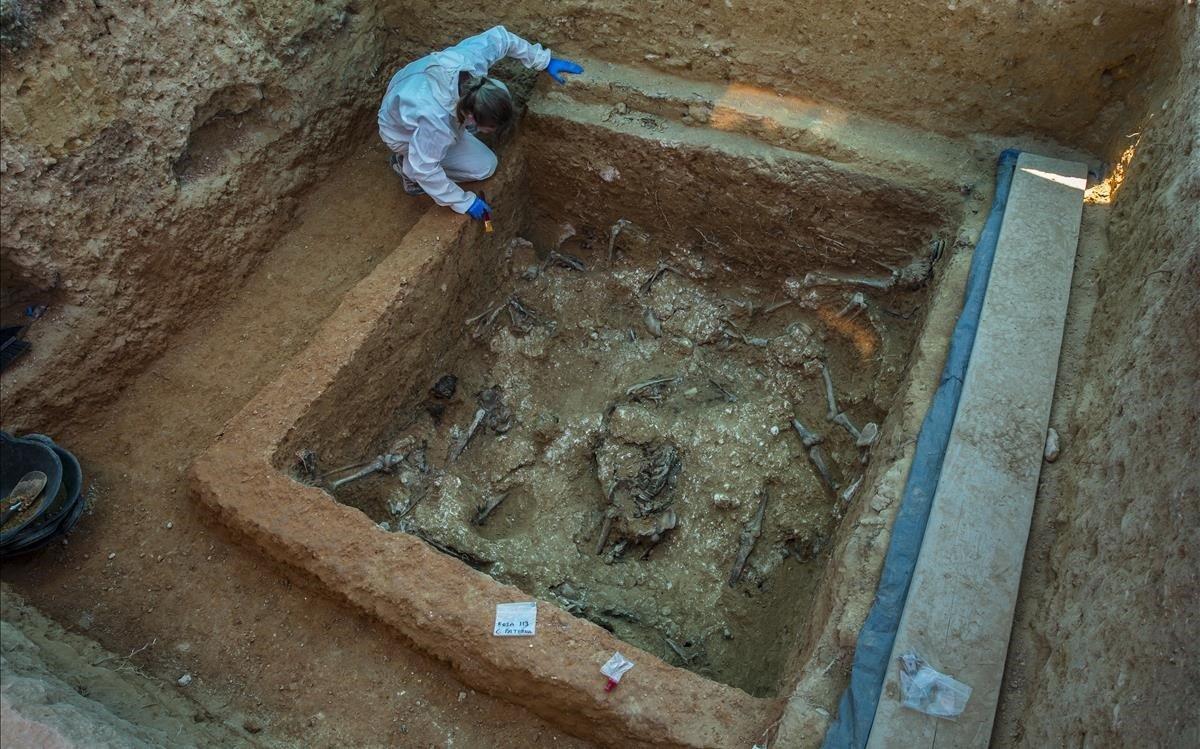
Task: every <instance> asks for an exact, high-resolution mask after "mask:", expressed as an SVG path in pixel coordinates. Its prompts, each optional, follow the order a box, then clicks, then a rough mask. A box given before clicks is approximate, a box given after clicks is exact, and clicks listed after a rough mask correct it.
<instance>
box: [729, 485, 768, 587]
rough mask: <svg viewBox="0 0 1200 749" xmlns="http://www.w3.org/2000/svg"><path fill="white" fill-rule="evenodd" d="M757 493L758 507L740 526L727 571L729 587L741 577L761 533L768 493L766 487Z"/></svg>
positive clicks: (735, 583)
mask: <svg viewBox="0 0 1200 749" xmlns="http://www.w3.org/2000/svg"><path fill="white" fill-rule="evenodd" d="M759 493H760V494H761V495H762V498H761V499H760V500H759V501H758V509H757V510H756V511H755V513H754V517H752V518H750V522H748V523H746V525H745V527H744V528H742V536H741V541H740V542H739V543H738V553H737V557H735V558H734V560H733V569H731V570H730V571H729V587H731V588H732V587H734V586H735V585H737V582H738V580H740V579H741V578H742V573H743V572H744V571H745V570H746V562H748V561H749V560H750V553H751V552H752V551H754V544H755V543H756V542H757V541H758V537H759V536H761V535H762V526H763V518H764V517H766V514H767V499H768V498H769V496H770V495H768V494H767V490H766V489H762V490H761V491H760V492H759Z"/></svg>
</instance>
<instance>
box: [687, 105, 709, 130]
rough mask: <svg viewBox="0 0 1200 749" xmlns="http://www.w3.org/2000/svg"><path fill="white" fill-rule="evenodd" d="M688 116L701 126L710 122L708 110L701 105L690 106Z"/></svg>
mask: <svg viewBox="0 0 1200 749" xmlns="http://www.w3.org/2000/svg"><path fill="white" fill-rule="evenodd" d="M687 113H688V116H689V117H691V118H692V119H693V120H695V121H696V122H698V123H700V124H701V125H703V124H705V123H707V122H708V108H707V107H705V106H702V105H700V104H689V105H688V109H687Z"/></svg>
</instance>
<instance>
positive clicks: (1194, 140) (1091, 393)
mask: <svg viewBox="0 0 1200 749" xmlns="http://www.w3.org/2000/svg"><path fill="white" fill-rule="evenodd" d="M1173 35H1174V37H1175V39H1176V40H1178V44H1179V49H1180V50H1181V51H1182V58H1181V60H1180V61H1179V63H1178V64H1177V65H1176V66H1175V67H1174V69H1166V70H1164V71H1162V73H1161V74H1160V76H1159V77H1158V80H1159V81H1160V82H1161V83H1162V84H1164V85H1163V86H1161V87H1158V88H1157V90H1156V91H1155V94H1156V98H1155V100H1154V101H1153V105H1152V106H1151V107H1150V108H1149V110H1148V111H1147V113H1146V116H1145V118H1144V121H1143V123H1142V127H1137V128H1133V129H1132V130H1131V132H1140V133H1141V136H1140V140H1135V141H1133V142H1134V143H1135V144H1136V145H1135V147H1136V153H1135V155H1134V157H1133V160H1132V162H1131V163H1130V165H1129V168H1128V170H1127V172H1126V175H1125V180H1124V182H1123V183H1122V185H1121V187H1120V188H1119V190H1118V191H1117V192H1116V195H1115V200H1114V202H1113V204H1112V206H1111V220H1110V223H1109V242H1110V251H1109V254H1108V257H1107V259H1106V261H1105V264H1104V265H1103V267H1101V269H1100V272H1099V285H1098V288H1097V293H1098V301H1097V306H1096V308H1095V312H1094V315H1093V316H1092V322H1091V328H1090V330H1089V331H1088V333H1087V343H1086V355H1085V357H1084V361H1085V363H1084V365H1083V369H1082V370H1081V372H1080V374H1079V376H1078V383H1077V385H1076V386H1075V392H1074V393H1073V394H1072V397H1073V408H1071V409H1068V410H1067V412H1065V413H1061V414H1057V415H1056V416H1055V418H1054V419H1052V426H1056V427H1057V429H1058V430H1059V432H1060V433H1061V434H1062V437H1063V454H1062V457H1061V458H1060V460H1059V462H1058V463H1056V464H1053V465H1047V466H1046V467H1045V469H1044V471H1043V474H1042V485H1041V489H1040V493H1039V498H1038V509H1037V514H1036V516H1035V519H1034V526H1033V535H1032V537H1031V539H1030V546H1029V552H1028V556H1029V558H1028V559H1027V563H1026V571H1025V575H1024V577H1023V580H1022V601H1021V603H1020V605H1019V607H1018V612H1017V620H1016V627H1015V629H1014V633H1013V644H1012V648H1011V649H1010V655H1009V663H1008V668H1007V672H1006V682H1007V683H1006V689H1005V695H1006V698H1007V704H1006V705H1005V706H1004V709H1003V710H1002V712H1001V716H1000V719H999V720H998V721H997V728H996V734H995V736H994V740H995V742H996V743H997V744H999V745H1001V746H1010V745H1012V746H1016V745H1021V746H1162V747H1168V746H1179V747H1183V746H1196V745H1198V744H1200V713H1198V712H1197V711H1196V705H1197V704H1198V703H1200V691H1198V688H1197V684H1200V646H1198V645H1197V640H1196V634H1197V629H1196V618H1195V612H1196V611H1198V610H1200V560H1198V558H1197V554H1198V553H1200V552H1198V550H1200V530H1198V529H1200V476H1198V475H1197V472H1196V466H1197V465H1200V444H1198V442H1197V437H1196V435H1197V428H1198V426H1200V344H1198V343H1197V338H1196V330H1197V327H1198V326H1200V212H1198V211H1197V205H1200V31H1198V29H1197V26H1196V15H1195V12H1194V8H1188V7H1183V8H1181V9H1180V13H1179V15H1178V16H1177V25H1176V28H1175V31H1174V34H1173ZM1057 397H1059V398H1061V397H1063V394H1062V393H1059V394H1058V396H1057Z"/></svg>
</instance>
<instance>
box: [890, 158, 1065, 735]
mask: <svg viewBox="0 0 1200 749" xmlns="http://www.w3.org/2000/svg"><path fill="white" fill-rule="evenodd" d="M1086 178H1087V168H1086V166H1084V165H1083V164H1079V163H1074V162H1066V161H1060V160H1057V159H1050V158H1045V157H1041V156H1035V155H1032V154H1022V155H1021V157H1020V158H1019V160H1018V161H1017V168H1016V172H1015V174H1014V175H1013V182H1012V188H1011V191H1010V193H1009V200H1008V209H1007V211H1006V213H1005V216H1004V223H1003V225H1002V227H1001V229H1000V238H999V241H998V244H997V247H996V257H995V260H994V262H993V266H992V273H991V279H990V281H989V283H988V291H987V296H986V298H985V300H984V305H983V311H982V313H981V315H980V319H979V332H978V335H977V337H976V339H975V346H974V350H973V351H972V354H971V363H970V365H969V366H968V368H967V374H966V378H965V380H964V383H963V392H962V398H961V400H960V402H959V407H958V414H957V417H956V418H955V422H954V427H953V429H952V431H951V435H950V445H949V447H948V449H947V452H946V459H945V462H944V464H943V466H942V476H941V480H940V482H939V484H938V489H937V494H936V495H935V497H934V501H933V507H932V511H931V514H930V518H929V525H928V527H927V529H926V532H925V539H924V543H923V545H922V547H921V553H920V556H919V557H918V559H917V566H916V570H915V571H914V574H913V580H912V584H911V586H910V587H909V592H908V599H907V601H906V602H905V608H904V614H903V616H902V617H901V620H900V629H899V631H898V633H897V637H896V642H895V645H894V647H893V649H892V659H891V662H890V663H889V666H888V674H887V678H886V679H885V681H884V686H883V693H882V694H881V695H880V699H879V706H878V709H877V710H876V712H875V722H874V725H873V727H872V729H871V737H870V742H869V744H868V746H869V747H872V749H882V748H884V747H898V748H903V749H921V748H923V747H955V749H958V748H959V747H986V746H987V745H988V742H989V740H990V738H991V732H992V721H993V719H994V718H995V712H996V702H997V699H998V697H999V690H1000V682H1001V679H1002V676H1003V673H1004V660H1005V655H1006V653H1007V651H1008V640H1009V635H1010V633H1011V631H1012V617H1013V609H1014V607H1015V606H1016V599H1017V587H1018V584H1019V582H1020V579H1021V565H1022V562H1023V560H1024V556H1025V544H1026V542H1027V540H1028V537H1029V523H1030V518H1031V517H1032V514H1033V502H1034V496H1035V494H1036V492H1037V482H1038V475H1039V473H1040V471H1041V465H1042V451H1043V447H1044V445H1045V438H1046V429H1047V426H1048V422H1049V419H1050V402H1051V398H1052V397H1053V395H1054V379H1055V376H1056V374H1057V371H1058V356H1059V350H1060V348H1061V346H1062V335H1063V325H1064V322H1065V320H1066V313H1067V301H1068V296H1069V294H1070V289H1071V272H1072V269H1073V266H1074V260H1075V250H1076V246H1077V245H1078V241H1079V223H1080V218H1081V216H1082V211H1083V190H1084V186H1085V182H1086ZM908 650H914V651H916V652H917V653H918V654H919V655H920V656H922V657H923V658H924V659H925V660H926V661H927V662H928V663H929V664H930V665H931V666H933V667H934V668H936V669H938V670H939V671H942V672H943V673H946V674H948V675H950V676H953V677H954V678H956V679H958V680H959V681H961V682H964V683H966V684H967V685H968V686H970V687H971V688H972V690H973V691H972V694H971V698H970V700H969V701H968V702H967V707H966V710H965V711H964V712H963V714H962V715H961V716H959V717H958V719H957V720H955V721H949V720H943V719H938V718H934V717H931V716H928V715H925V714H923V713H919V712H916V711H913V710H908V709H905V708H902V707H900V702H899V695H900V683H899V669H898V666H897V661H896V658H897V657H898V656H899V655H900V654H901V653H904V652H906V651H908Z"/></svg>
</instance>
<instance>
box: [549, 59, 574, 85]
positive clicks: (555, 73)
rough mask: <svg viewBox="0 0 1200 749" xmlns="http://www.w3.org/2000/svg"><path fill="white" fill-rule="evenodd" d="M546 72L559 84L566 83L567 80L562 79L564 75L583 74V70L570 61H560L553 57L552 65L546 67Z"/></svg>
mask: <svg viewBox="0 0 1200 749" xmlns="http://www.w3.org/2000/svg"><path fill="white" fill-rule="evenodd" d="M546 72H547V73H549V74H550V77H551V78H553V79H554V80H556V81H558V82H559V83H566V82H567V79H565V78H563V77H562V74H563V73H570V74H572V75H579V74H580V73H582V72H583V68H581V67H579V66H578V65H576V64H575V63H573V62H571V61H570V60H560V59H558V58H557V57H551V58H550V64H549V65H547V66H546Z"/></svg>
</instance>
